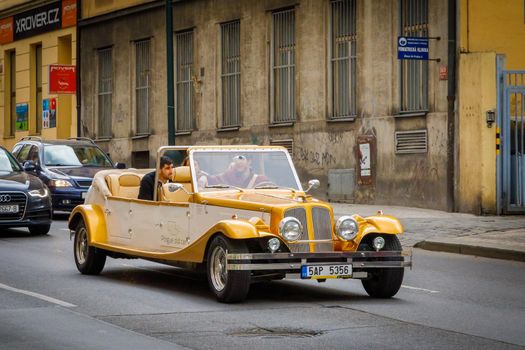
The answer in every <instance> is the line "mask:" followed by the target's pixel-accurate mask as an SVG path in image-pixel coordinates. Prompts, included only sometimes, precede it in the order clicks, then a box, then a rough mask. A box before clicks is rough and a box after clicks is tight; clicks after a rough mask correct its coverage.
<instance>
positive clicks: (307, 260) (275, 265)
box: [226, 250, 412, 278]
mask: <svg viewBox="0 0 525 350" xmlns="http://www.w3.org/2000/svg"><path fill="white" fill-rule="evenodd" d="M226 260H227V262H226V268H227V270H230V271H231V270H233V271H239V270H249V271H274V272H283V273H286V277H288V278H294V277H297V276H295V275H296V274H297V275H298V274H299V273H300V270H301V266H303V265H309V266H311V265H327V264H352V268H353V269H354V271H355V272H354V274H353V276H352V277H353V278H366V277H367V272H366V271H365V270H367V269H377V268H405V267H410V268H412V251H411V250H408V251H378V252H375V251H366V252H327V253H250V254H230V253H229V254H227V255H226Z"/></svg>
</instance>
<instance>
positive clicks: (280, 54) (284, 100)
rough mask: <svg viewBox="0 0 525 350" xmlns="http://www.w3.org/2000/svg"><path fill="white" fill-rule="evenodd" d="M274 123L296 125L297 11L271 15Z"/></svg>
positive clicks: (292, 10)
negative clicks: (293, 123)
mask: <svg viewBox="0 0 525 350" xmlns="http://www.w3.org/2000/svg"><path fill="white" fill-rule="evenodd" d="M272 24H273V30H272V54H271V60H272V62H271V63H272V74H271V77H272V81H271V100H272V120H271V121H272V123H274V124H279V123H288V122H294V121H295V119H296V111H295V10H294V9H289V10H285V11H278V12H274V13H272Z"/></svg>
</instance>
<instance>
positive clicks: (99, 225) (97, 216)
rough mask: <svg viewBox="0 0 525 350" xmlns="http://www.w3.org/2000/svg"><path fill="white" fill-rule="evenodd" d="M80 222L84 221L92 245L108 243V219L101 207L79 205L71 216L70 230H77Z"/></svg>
mask: <svg viewBox="0 0 525 350" xmlns="http://www.w3.org/2000/svg"><path fill="white" fill-rule="evenodd" d="M80 220H83V221H84V223H85V225H86V229H87V231H88V241H89V244H90V245H92V244H93V243H105V242H107V240H108V235H107V231H106V218H105V216H104V211H103V210H102V208H101V207H100V206H99V205H96V204H93V205H91V204H84V205H77V206H76V207H75V209H73V211H72V212H71V215H69V223H68V227H69V229H70V230H75V229H76V228H77V225H78V223H79V222H80Z"/></svg>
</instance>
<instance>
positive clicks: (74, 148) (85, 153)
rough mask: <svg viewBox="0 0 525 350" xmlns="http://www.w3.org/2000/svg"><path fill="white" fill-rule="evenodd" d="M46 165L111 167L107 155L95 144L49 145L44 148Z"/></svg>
mask: <svg viewBox="0 0 525 350" xmlns="http://www.w3.org/2000/svg"><path fill="white" fill-rule="evenodd" d="M44 164H45V165H47V166H92V167H111V161H110V160H109V159H108V157H107V156H106V155H105V154H104V153H103V152H102V151H101V150H100V149H99V148H98V147H95V146H86V145H50V146H46V147H45V148H44Z"/></svg>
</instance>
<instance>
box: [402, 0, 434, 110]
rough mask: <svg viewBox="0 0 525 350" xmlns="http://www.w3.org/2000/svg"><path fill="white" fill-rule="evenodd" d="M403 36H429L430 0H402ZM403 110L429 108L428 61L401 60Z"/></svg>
mask: <svg viewBox="0 0 525 350" xmlns="http://www.w3.org/2000/svg"><path fill="white" fill-rule="evenodd" d="M400 24H401V28H400V32H401V35H402V36H411V37H428V0H400ZM399 64H400V65H401V70H400V73H401V84H400V88H401V89H400V95H401V106H400V107H401V112H411V113H417V112H426V111H427V110H428V61H426V60H400V61H399Z"/></svg>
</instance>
